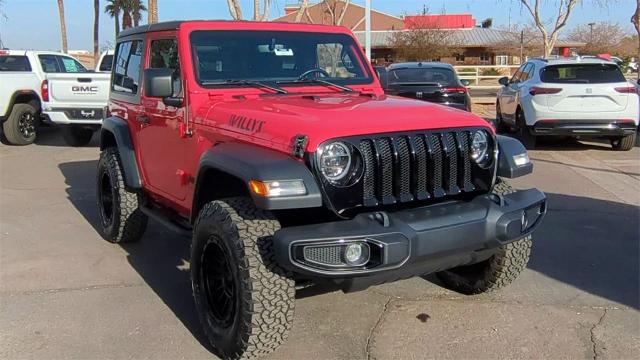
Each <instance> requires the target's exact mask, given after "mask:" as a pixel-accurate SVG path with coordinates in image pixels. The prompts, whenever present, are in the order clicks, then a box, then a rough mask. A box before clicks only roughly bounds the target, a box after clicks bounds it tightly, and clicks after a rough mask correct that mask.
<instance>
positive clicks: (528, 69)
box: [520, 64, 533, 82]
mask: <svg viewBox="0 0 640 360" xmlns="http://www.w3.org/2000/svg"><path fill="white" fill-rule="evenodd" d="M532 74H533V64H527V66H525V68H524V70H523V71H522V75H521V76H520V82H524V81H527V80H529V79H531V75H532Z"/></svg>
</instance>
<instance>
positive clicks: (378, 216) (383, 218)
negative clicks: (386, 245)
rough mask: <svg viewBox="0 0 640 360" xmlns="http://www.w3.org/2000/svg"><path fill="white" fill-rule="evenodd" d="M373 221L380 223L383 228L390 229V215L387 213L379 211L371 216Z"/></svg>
mask: <svg viewBox="0 0 640 360" xmlns="http://www.w3.org/2000/svg"><path fill="white" fill-rule="evenodd" d="M369 218H370V219H371V220H375V221H377V222H379V223H380V225H382V226H383V227H389V215H387V213H386V212H383V211H378V212H375V213H373V214H371V215H369Z"/></svg>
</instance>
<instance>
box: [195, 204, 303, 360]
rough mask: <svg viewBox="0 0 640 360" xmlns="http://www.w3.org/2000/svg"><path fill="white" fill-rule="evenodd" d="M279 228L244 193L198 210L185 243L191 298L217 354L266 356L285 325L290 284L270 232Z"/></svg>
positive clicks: (290, 310)
mask: <svg viewBox="0 0 640 360" xmlns="http://www.w3.org/2000/svg"><path fill="white" fill-rule="evenodd" d="M279 228H280V224H279V222H278V220H276V219H275V218H274V217H273V216H272V215H271V214H270V213H268V212H266V211H263V210H260V209H258V208H256V207H255V205H254V204H253V202H252V201H251V199H248V198H229V199H224V200H220V201H212V202H209V203H207V204H205V206H204V207H203V208H202V210H201V211H200V213H199V214H198V218H197V219H196V223H195V226H194V230H193V241H192V244H191V283H192V287H193V297H194V300H195V304H196V309H197V311H198V315H199V317H200V322H201V324H202V326H203V328H204V332H205V334H206V335H207V338H208V340H209V342H210V343H211V345H212V346H213V348H214V349H215V351H216V352H217V353H218V355H219V356H220V357H222V358H225V359H226V358H231V359H237V358H241V357H242V358H251V357H256V356H261V355H266V354H268V353H270V352H272V351H273V350H275V349H276V348H277V347H278V346H279V345H280V344H281V343H282V342H284V340H285V339H286V337H287V334H288V331H289V329H290V328H291V324H292V322H293V311H294V302H295V283H294V281H293V280H292V279H291V277H290V276H288V274H287V273H286V272H285V271H284V270H283V269H282V268H280V267H279V266H278V265H277V263H276V262H275V258H274V254H273V244H272V236H273V234H274V233H275V232H276V231H277V230H278V229H279Z"/></svg>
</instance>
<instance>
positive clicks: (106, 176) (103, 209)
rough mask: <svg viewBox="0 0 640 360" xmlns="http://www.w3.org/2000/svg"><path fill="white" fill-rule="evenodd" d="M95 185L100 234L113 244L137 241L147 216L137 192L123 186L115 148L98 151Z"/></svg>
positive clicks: (144, 226) (122, 176) (145, 224)
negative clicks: (99, 152) (142, 209)
mask: <svg viewBox="0 0 640 360" xmlns="http://www.w3.org/2000/svg"><path fill="white" fill-rule="evenodd" d="M96 185H97V200H98V208H99V210H100V212H99V214H100V225H101V228H100V232H101V235H102V237H103V238H105V240H107V241H110V242H112V243H123V242H133V241H138V240H139V239H140V238H141V237H142V235H143V234H144V231H145V229H146V228H147V216H146V215H145V214H144V213H142V211H141V210H140V209H139V206H138V195H137V194H135V193H132V192H129V191H127V189H125V187H124V175H123V173H122V168H121V166H120V155H119V154H118V150H117V149H116V148H107V149H106V150H104V151H103V152H102V153H101V154H100V160H99V161H98V178H97V179H96Z"/></svg>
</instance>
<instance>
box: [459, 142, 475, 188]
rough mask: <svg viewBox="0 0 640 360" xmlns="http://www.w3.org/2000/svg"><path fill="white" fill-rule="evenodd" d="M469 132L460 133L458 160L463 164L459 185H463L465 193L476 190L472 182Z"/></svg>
mask: <svg viewBox="0 0 640 360" xmlns="http://www.w3.org/2000/svg"><path fill="white" fill-rule="evenodd" d="M469 136H470V134H469V132H468V131H462V132H459V133H458V139H457V140H458V154H459V156H458V159H459V160H460V162H461V163H462V175H461V176H459V180H458V183H461V184H462V190H463V191H465V192H469V191H473V190H475V187H474V186H473V183H472V182H471V157H470V156H469V141H470V140H469Z"/></svg>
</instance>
